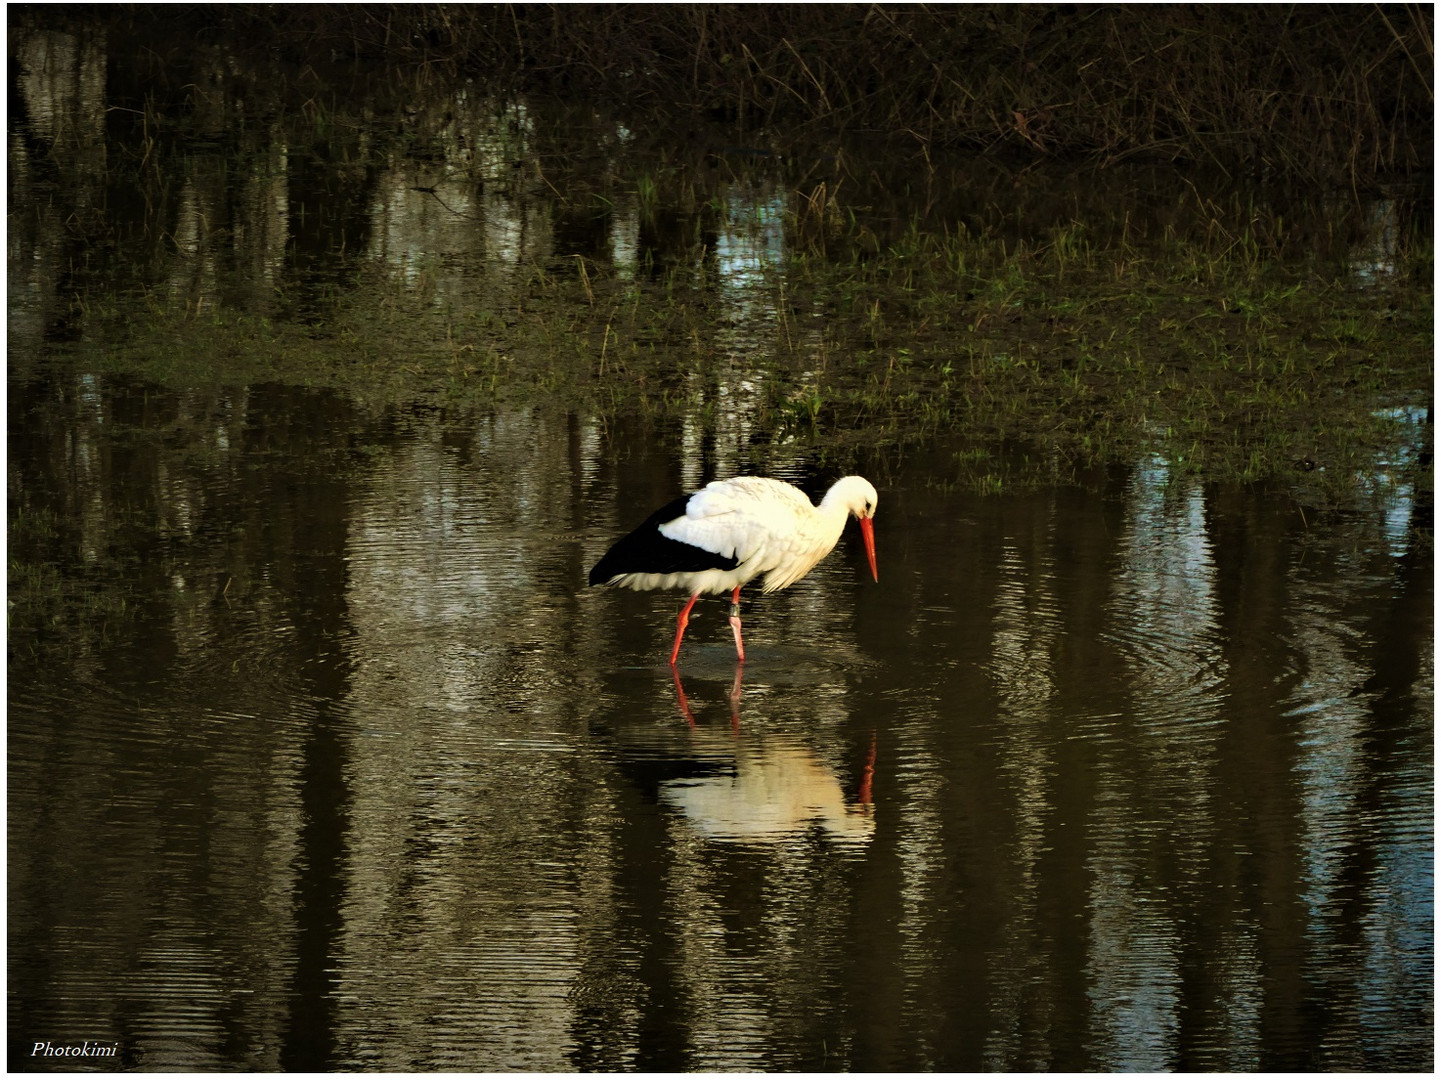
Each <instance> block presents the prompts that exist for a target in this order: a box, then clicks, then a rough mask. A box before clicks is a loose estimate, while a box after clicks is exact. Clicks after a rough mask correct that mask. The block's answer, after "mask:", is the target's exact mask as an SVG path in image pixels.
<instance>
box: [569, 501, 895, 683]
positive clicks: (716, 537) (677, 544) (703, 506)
mask: <svg viewBox="0 0 1441 1080" xmlns="http://www.w3.org/2000/svg"><path fill="white" fill-rule="evenodd" d="M876 502H877V495H876V489H875V488H874V487H872V486H871V484H870V482H869V481H867V480H865V479H863V478H862V477H859V476H847V477H843V478H842V479H840V480H837V481H836V482H835V483H834V484H833V485H832V486H831V488H830V490H829V491H827V492H826V494H825V497H824V498H822V499H821V501H820V505H818V506H812V505H811V501H810V500H809V499H808V498H806V496H805V493H804V492H802V491H801V490H800V489H798V488H795V487H792V486H791V485H790V484H786V483H782V482H781V481H779V480H771V479H768V478H765V477H759V476H737V477H735V478H733V479H730V480H715V481H712V482H711V483H709V484H707V485H706V486H705V487H704V488H702V489H701V490H700V491H697V492H695V493H694V494H692V495H690V496H688V497H682V498H680V499H677V500H675V501H674V502H672V503H670V504H668V505H667V506H665V507H663V508H662V509H661V510H658V511H657V512H656V513H654V514H652V515H651V516H650V517H649V518H648V519H646V521H645V522H644V523H643V524H642V525H641V526H640V527H639V528H637V529H636V530H635V531H634V532H632V533H630V534H629V535H628V536H626V537H623V538H622V539H621V540H619V541H617V543H616V544H615V545H614V546H613V547H612V548H611V549H610V551H608V552H606V554H605V557H604V558H602V559H601V560H600V562H598V563H596V565H595V567H594V568H593V569H592V570H591V572H590V583H591V584H592V585H601V584H604V585H618V586H621V587H624V588H629V589H673V588H684V589H686V590H688V591H689V592H690V594H691V598H690V602H689V603H687V604H686V606H685V608H684V609H683V610H682V611H681V613H680V617H679V619H678V620H677V626H676V637H675V646H674V648H673V649H672V650H671V663H672V664H674V663H675V660H676V657H677V655H678V654H679V652H680V642H681V638H682V637H683V636H684V634H685V627H686V623H687V622H688V621H689V618H690V610H691V608H692V607H693V606H694V605H695V601H696V598H697V597H698V596H700V595H701V594H702V593H719V592H725V591H726V590H728V589H729V590H731V593H732V595H731V618H730V622H731V628H732V630H733V631H734V633H735V641H736V655H737V656H738V657H739V658H740V659H741V660H744V659H745V649H744V646H743V645H742V644H741V631H740V610H739V604H740V589H741V586H743V585H745V584H746V583H747V582H749V581H752V580H754V579H755V578H757V577H760V576H761V575H762V574H764V575H765V582H764V584H763V585H762V590H763V591H764V592H774V591H775V590H777V589H784V588H785V587H786V586H787V585H792V584H794V583H795V582H797V581H799V580H800V579H801V578H803V577H805V575H806V574H808V573H809V572H810V570H811V568H812V567H814V566H815V565H816V563H818V562H820V561H821V559H823V558H825V556H826V555H827V554H828V553H829V552H830V550H831V549H832V548H833V547H835V546H836V541H837V540H839V539H840V535H841V531H842V530H843V529H844V528H845V524H846V518H847V517H848V516H850V515H851V514H854V515H855V516H856V518H857V519H858V520H859V522H860V525H861V537H862V540H863V541H864V542H865V546H866V557H867V558H868V560H869V561H870V568H871V574H872V576H875V575H876V555H875V538H874V534H873V532H872V528H871V518H872V516H873V515H874V514H875V512H876Z"/></svg>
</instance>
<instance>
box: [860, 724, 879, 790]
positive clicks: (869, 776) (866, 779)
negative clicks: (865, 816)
mask: <svg viewBox="0 0 1441 1080" xmlns="http://www.w3.org/2000/svg"><path fill="white" fill-rule="evenodd" d="M875 776H876V733H875V732H874V731H873V732H871V748H870V750H869V752H867V754H866V766H865V768H864V769H862V770H861V791H860V800H861V805H862V806H869V805H870V804H871V781H873V780H874V779H875Z"/></svg>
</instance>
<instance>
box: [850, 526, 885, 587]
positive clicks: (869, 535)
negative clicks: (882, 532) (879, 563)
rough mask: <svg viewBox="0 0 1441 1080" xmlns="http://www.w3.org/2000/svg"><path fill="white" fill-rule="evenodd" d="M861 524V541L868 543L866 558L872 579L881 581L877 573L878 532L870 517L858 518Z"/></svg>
mask: <svg viewBox="0 0 1441 1080" xmlns="http://www.w3.org/2000/svg"><path fill="white" fill-rule="evenodd" d="M856 520H858V521H859V522H860V523H861V539H862V540H864V541H865V542H866V558H867V559H868V560H869V561H870V564H871V577H872V578H874V579H875V580H876V581H880V580H881V575H880V574H878V573H876V530H875V526H874V525H872V524H871V519H870V518H868V517H863V518H857V519H856Z"/></svg>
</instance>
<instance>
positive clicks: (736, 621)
mask: <svg viewBox="0 0 1441 1080" xmlns="http://www.w3.org/2000/svg"><path fill="white" fill-rule="evenodd" d="M731 633H733V634H735V636H736V659H737V660H739V661H740V662H741V663H742V664H744V663H745V662H746V649H745V646H744V645H742V644H741V587H740V586H739V585H737V586H736V587H735V589H734V590H733V591H732V592H731Z"/></svg>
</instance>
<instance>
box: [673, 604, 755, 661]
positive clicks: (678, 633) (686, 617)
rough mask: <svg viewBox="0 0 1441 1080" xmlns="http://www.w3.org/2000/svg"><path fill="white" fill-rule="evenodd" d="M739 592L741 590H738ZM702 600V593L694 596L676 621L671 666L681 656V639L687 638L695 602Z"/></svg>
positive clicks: (681, 610)
mask: <svg viewBox="0 0 1441 1080" xmlns="http://www.w3.org/2000/svg"><path fill="white" fill-rule="evenodd" d="M736 591H737V592H739V591H740V590H739V589H737V590H736ZM699 599H700V593H696V594H695V595H693V596H692V597H691V598H690V600H689V601H687V602H686V606H685V607H683V608H681V609H680V616H679V618H677V619H676V621H675V645H673V646H672V647H671V650H670V666H671V667H675V658H676V657H677V656H679V655H680V639H681V638H683V637H685V628H686V624H687V623H689V622H690V609H691V608H693V607H695V602H696V601H697V600H699Z"/></svg>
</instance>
